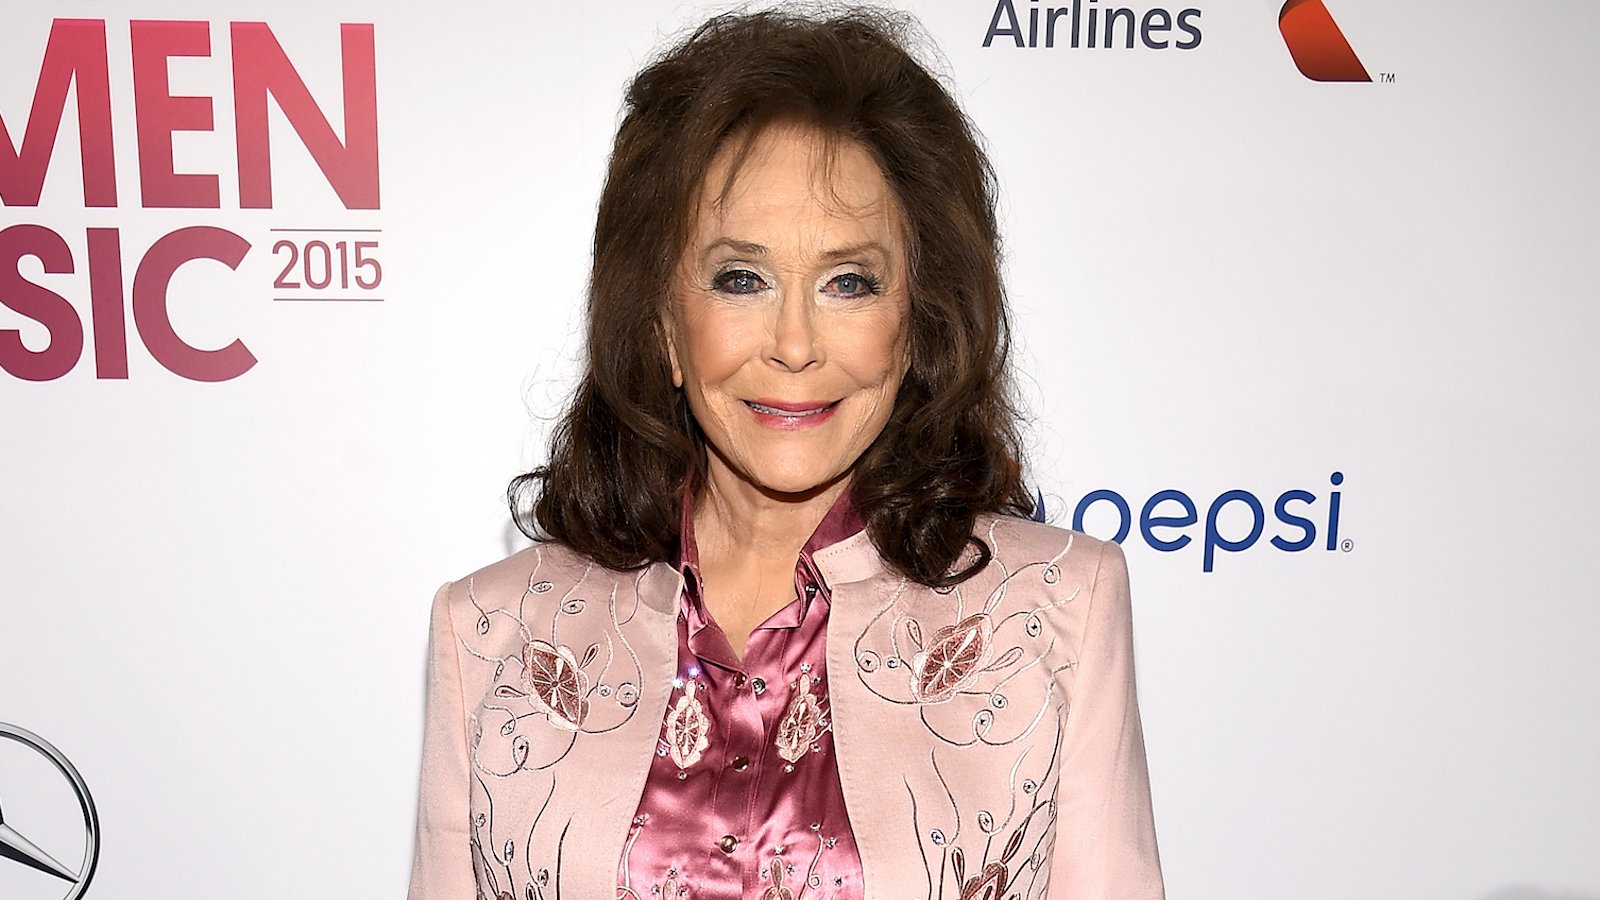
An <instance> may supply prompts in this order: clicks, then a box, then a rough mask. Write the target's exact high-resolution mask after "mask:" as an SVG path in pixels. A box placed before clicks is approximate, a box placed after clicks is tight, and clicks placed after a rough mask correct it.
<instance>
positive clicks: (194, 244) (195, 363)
mask: <svg viewBox="0 0 1600 900" xmlns="http://www.w3.org/2000/svg"><path fill="white" fill-rule="evenodd" d="M249 250H250V242H249V241H247V240H245V239H244V238H242V237H240V236H238V235H237V234H234V233H233V232H231V231H228V230H227V229H224V228H212V227H210V226H206V225H196V226H194V227H191V228H180V229H178V230H177V231H174V232H173V233H171V234H169V235H167V236H165V237H163V238H161V239H160V240H158V241H156V242H155V243H154V244H152V245H150V249H149V250H148V251H147V252H146V253H145V255H144V260H143V261H141V262H140V263H139V270H138V271H137V272H135V273H134V276H133V324H134V325H135V326H137V327H138V329H139V337H140V339H142V340H143V341H144V345H145V347H146V348H147V349H148V350H149V351H150V355H151V356H153V357H155V360H156V362H158V363H161V365H163V366H165V367H166V368H167V370H168V371H170V372H172V373H173V374H174V375H181V376H183V377H184V378H188V379H191V380H194V381H227V380H228V379H230V378H238V377H239V376H240V375H243V374H244V373H246V372H248V371H250V369H251V367H253V366H254V365H255V364H256V357H255V354H253V353H251V352H250V350H249V348H247V347H246V346H245V345H244V342H243V341H241V340H238V339H235V340H234V341H233V343H231V344H229V345H228V346H226V347H223V348H222V349H221V350H200V349H198V348H196V347H192V346H190V345H189V344H188V343H187V342H185V341H184V339H183V338H181V337H178V333H177V332H176V331H174V330H173V328H172V319H171V317H170V316H169V315H168V313H167V285H168V284H169V283H170V282H171V281H172V275H173V273H174V272H176V271H178V268H179V267H180V266H182V265H183V264H184V263H187V262H190V261H191V260H196V259H214V260H216V261H217V262H220V263H222V264H223V265H225V266H227V267H228V268H230V269H237V268H239V262H240V260H242V259H244V255H245V253H247V252H248V251H249Z"/></svg>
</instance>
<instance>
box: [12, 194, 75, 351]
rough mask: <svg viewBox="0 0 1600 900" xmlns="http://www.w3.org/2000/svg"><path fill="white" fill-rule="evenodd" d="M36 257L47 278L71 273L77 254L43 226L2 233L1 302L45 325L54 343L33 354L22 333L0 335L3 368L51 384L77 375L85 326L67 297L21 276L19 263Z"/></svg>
mask: <svg viewBox="0 0 1600 900" xmlns="http://www.w3.org/2000/svg"><path fill="white" fill-rule="evenodd" d="M24 256H32V257H34V258H36V259H38V260H39V262H41V263H43V264H44V271H45V273H46V274H48V275H67V274H71V273H72V271H73V269H72V250H71V249H70V248H68V247H67V242H66V241H64V240H62V239H61V235H59V234H56V233H55V232H54V231H51V230H50V229H48V228H45V227H44V226H43V225H13V226H11V227H10V228H7V229H6V230H4V231H0V303H3V304H4V305H5V306H7V307H10V309H11V310H12V311H13V312H16V313H19V314H21V315H24V316H27V317H28V318H30V319H32V320H34V321H35V322H38V323H39V324H40V325H43V326H44V328H45V331H47V332H49V334H50V344H49V346H47V347H45V348H44V349H43V350H29V349H28V347H27V345H26V344H24V343H22V332H21V331H19V330H18V329H15V328H6V329H3V330H0V369H5V370H6V371H7V372H10V373H11V374H12V375H15V376H16V377H18V378H21V379H24V380H26V381H51V380H54V379H56V378H60V377H61V376H63V375H65V374H67V373H68V372H70V371H72V367H73V366H75V365H77V364H78V357H79V356H81V355H83V323H82V322H80V321H78V313H77V311H75V310H74V309H73V308H72V304H71V303H68V302H67V298H65V297H63V296H61V295H60V294H58V293H56V292H55V291H51V290H47V289H45V288H43V287H40V286H39V285H37V284H34V283H33V282H31V281H29V280H27V279H26V278H23V277H22V273H21V272H19V271H17V263H18V262H19V261H21V259H22V257H24Z"/></svg>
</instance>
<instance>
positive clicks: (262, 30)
mask: <svg viewBox="0 0 1600 900" xmlns="http://www.w3.org/2000/svg"><path fill="white" fill-rule="evenodd" d="M231 29H232V34H233V115H234V130H235V134H236V137H237V140H238V152H239V205H240V206H241V207H243V208H246V209H265V208H269V207H271V206H272V149H271V142H270V140H269V135H268V130H267V95H268V94H271V95H272V97H273V98H274V99H275V100H277V101H278V107H279V108H280V109H282V110H283V114H284V117H285V118H287V119H288V120H289V123H290V124H291V125H293V126H294V130H295V133H296V134H298V135H299V136H300V142H301V143H302V144H304V145H305V147H306V149H307V150H309V151H310V152H311V157H312V159H314V160H316V163H317V166H318V167H319V168H321V169H322V174H323V176H324V177H326V178H327V179H328V184H329V185H331V186H332V187H333V190H334V192H335V193H337V194H338V195H339V199H340V200H341V201H342V202H343V203H344V206H345V208H346V209H377V208H378V88H377V63H376V54H375V52H374V49H373V35H372V25H370V24H345V25H341V26H340V27H339V37H340V54H341V60H342V62H343V70H344V141H343V142H342V143H341V142H340V141H339V138H338V136H337V135H335V134H334V133H333V128H332V127H331V126H330V125H329V124H328V118H327V116H324V115H323V114H322V110H321V109H320V108H318V106H317V103H316V101H315V100H313V99H312V98H311V92H310V91H308V90H306V85H305V82H304V81H302V80H301V79H300V73H298V72H296V71H295V68H294V66H293V65H292V64H290V62H289V58H288V57H287V56H285V55H284V53H283V47H282V46H280V45H279V44H278V39H277V38H276V37H274V36H273V34H272V30H271V29H269V28H268V27H267V24H266V23H265V22H234V23H232V26H231Z"/></svg>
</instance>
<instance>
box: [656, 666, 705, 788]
mask: <svg viewBox="0 0 1600 900" xmlns="http://www.w3.org/2000/svg"><path fill="white" fill-rule="evenodd" d="M696 687H698V685H697V684H696V683H695V682H693V681H690V682H688V683H687V684H686V685H685V686H684V689H683V696H682V697H679V698H678V703H677V705H676V706H674V707H673V708H672V712H671V713H669V714H668V715H667V724H666V741H667V751H668V752H670V753H671V754H672V761H673V762H675V763H677V764H678V768H680V769H687V768H689V767H690V766H692V765H694V764H695V763H697V762H699V761H700V755H701V754H702V753H704V752H705V749H706V748H707V747H709V746H711V741H710V740H709V739H707V737H706V734H707V732H709V731H710V730H711V722H710V720H708V719H707V718H706V710H705V707H704V706H701V705H700V698H699V697H696V696H695V695H694V692H695V688H696Z"/></svg>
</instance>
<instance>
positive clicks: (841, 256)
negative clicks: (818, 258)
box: [822, 241, 889, 262]
mask: <svg viewBox="0 0 1600 900" xmlns="http://www.w3.org/2000/svg"><path fill="white" fill-rule="evenodd" d="M868 254H876V255H878V256H880V257H883V258H884V259H887V258H888V257H889V251H888V250H887V249H885V248H884V246H883V245H882V244H880V243H878V242H877V241H862V242H860V243H858V244H846V245H845V246H843V247H838V248H835V249H833V250H829V251H827V252H825V253H823V254H822V258H823V259H825V260H828V261H829V262H839V261H840V260H845V259H850V258H852V257H861V256H865V255H868Z"/></svg>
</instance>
